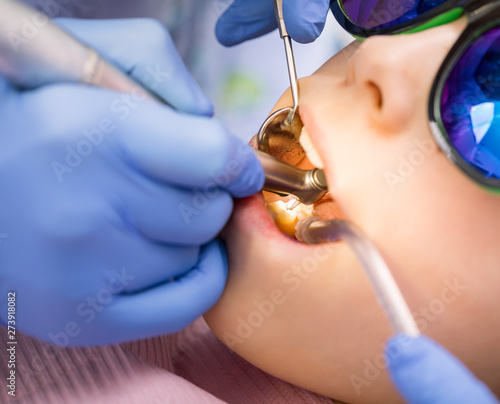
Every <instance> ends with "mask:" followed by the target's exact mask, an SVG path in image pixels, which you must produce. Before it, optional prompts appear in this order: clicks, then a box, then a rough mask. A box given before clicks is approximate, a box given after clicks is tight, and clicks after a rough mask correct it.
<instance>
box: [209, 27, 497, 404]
mask: <svg viewBox="0 0 500 404" xmlns="http://www.w3.org/2000/svg"><path fill="white" fill-rule="evenodd" d="M465 24H466V21H465V19H461V20H459V21H456V22H454V23H451V24H448V25H445V26H442V27H438V28H434V29H431V30H428V31H425V32H422V33H417V34H412V35H403V36H396V37H374V38H371V39H368V40H367V41H365V42H364V43H363V44H362V45H359V43H354V44H351V45H350V46H348V47H347V48H345V49H344V50H343V51H342V52H340V53H339V54H337V55H336V56H334V57H332V58H331V59H330V60H329V61H328V62H327V63H325V65H324V66H322V67H321V68H320V69H319V70H318V71H317V72H316V73H315V74H313V75H312V76H310V77H307V78H304V79H302V80H301V81H300V90H301V95H300V97H301V98H300V116H301V119H302V121H303V123H304V125H305V126H306V127H307V128H308V131H309V134H310V136H311V138H312V140H313V142H314V143H315V145H316V147H317V148H318V150H319V152H320V155H321V157H322V159H323V161H324V162H325V172H326V175H327V179H328V185H329V189H330V191H331V194H332V195H333V197H334V198H335V199H336V200H337V202H338V204H339V206H340V208H341V209H342V212H343V215H344V216H345V218H347V219H348V220H350V221H352V222H354V223H356V224H357V225H358V226H359V227H360V228H361V229H363V231H364V232H365V233H366V234H367V235H368V237H369V238H370V239H371V240H372V241H373V242H374V243H375V245H376V246H377V247H378V249H379V250H380V252H381V253H382V254H383V256H384V258H385V259H386V261H387V263H388V264H389V267H390V268H391V270H392V272H393V274H394V277H395V279H396V281H397V282H398V284H399V286H400V288H401V290H402V292H403V294H404V296H405V297H406V299H407V301H408V304H409V306H410V309H411V310H412V312H413V313H414V316H415V319H416V320H417V324H418V325H419V327H420V329H421V331H422V332H424V333H425V334H427V335H429V336H430V337H432V338H434V339H435V340H437V341H438V342H440V343H441V344H443V345H444V346H446V347H447V348H448V349H449V350H450V351H451V352H452V353H454V354H455V355H457V356H458V357H459V358H460V359H461V360H462V361H464V362H465V364H466V365H467V366H468V367H469V368H470V369H471V370H472V371H473V372H474V373H475V374H476V375H477V376H478V377H479V378H481V379H482V380H483V381H485V382H486V383H487V384H488V385H489V387H490V388H491V389H492V390H493V391H494V392H495V393H496V394H497V395H498V394H499V393H500V349H499V348H498V341H500V312H499V310H498V308H497V307H498V303H497V302H498V289H499V287H500V270H499V269H500V268H499V267H500V248H499V231H500V197H498V196H494V195H492V194H489V193H487V192H485V191H484V190H483V189H481V188H480V187H479V186H478V185H476V184H475V183H474V182H472V181H471V180H470V179H469V178H468V177H466V176H465V174H463V173H462V172H461V171H459V170H458V169H457V168H456V167H455V166H454V165H453V164H452V163H451V162H450V161H449V160H447V159H446V157H445V156H444V155H443V154H442V153H441V152H440V151H438V149H437V147H436V145H435V143H434V140H433V138H432V137H431V133H430V130H429V126H428V115H427V108H428V97H429V92H430V87H431V85H432V82H433V80H434V76H435V74H436V72H437V70H438V68H439V66H440V64H441V62H442V60H443V59H444V57H445V55H446V53H447V51H448V50H449V49H450V47H451V46H452V45H453V43H454V42H455V40H456V39H457V38H458V36H459V34H460V33H461V32H462V30H463V29H464V27H465ZM290 104H291V99H290V96H289V94H288V93H287V94H285V95H284V96H283V97H282V99H281V100H280V101H279V102H278V104H277V105H276V109H277V108H281V107H283V106H288V105H290ZM419 144H420V148H422V150H425V151H421V152H420V157H422V155H423V156H425V157H424V158H423V159H421V160H417V161H418V162H419V163H418V164H414V165H413V166H412V167H413V170H412V172H411V173H410V174H408V172H399V171H398V169H399V168H398V167H399V166H400V164H401V159H404V160H407V161H409V158H410V156H412V152H415V151H416V150H421V149H420V148H419V146H418V145H419ZM417 154H418V153H417ZM414 156H415V154H414ZM413 161H416V160H415V159H413ZM407 168H408V167H407ZM388 172H391V173H393V174H394V175H397V176H399V179H400V181H397V182H396V183H394V182H393V181H391V180H390V179H393V177H391V176H388V174H387V173H388ZM403 174H404V175H405V176H403ZM225 240H226V243H227V248H228V254H229V279H228V282H227V286H226V289H225V292H224V295H223V297H222V299H221V300H220V301H219V303H218V304H217V305H216V306H215V307H214V308H213V309H212V310H211V311H210V312H209V313H208V314H207V315H206V316H205V318H206V320H207V322H208V324H209V325H210V327H211V328H212V329H213V331H214V332H215V334H216V335H217V336H218V337H219V338H221V339H222V340H223V341H224V342H226V343H227V344H228V345H229V346H230V347H231V348H232V349H234V351H236V352H237V353H238V354H240V355H241V356H243V357H244V358H246V359H247V360H248V361H250V362H252V363H253V364H255V365H256V366H258V367H259V368H261V369H263V370H265V371H267V372H269V373H271V374H273V375H276V376H278V377H280V378H282V379H284V380H287V381H290V382H292V383H295V384H297V385H299V386H302V387H305V388H307V389H310V390H312V391H315V392H319V393H322V394H325V395H327V396H330V397H333V398H337V399H339V400H342V401H346V402H349V403H353V404H354V403H395V402H401V399H400V398H399V396H398V395H397V393H396V391H395V390H394V388H393V387H392V385H391V383H390V380H389V378H388V376H387V374H386V372H385V370H383V369H382V370H379V368H382V367H383V362H382V361H381V355H380V353H381V352H382V346H383V344H384V342H385V341H386V340H387V339H388V338H389V336H390V335H391V334H392V332H393V331H392V329H391V327H390V326H389V323H388V321H387V319H386V317H385V315H384V314H383V312H382V310H381V308H380V307H379V305H378V304H377V302H376V300H375V298H374V295H373V292H372V290H371V287H370V285H369V283H368V281H367V279H366V277H365V275H364V273H363V271H362V270H361V268H360V265H359V264H358V262H357V261H356V259H355V258H354V256H353V254H352V253H351V251H350V249H349V248H348V247H347V246H346V245H344V244H339V245H338V246H336V247H334V248H330V249H326V248H324V247H323V248H322V247H318V246H306V245H302V244H299V243H298V242H295V241H293V240H291V239H287V238H286V237H285V236H283V235H282V234H280V233H279V232H278V231H277V230H276V228H275V226H274V224H273V222H272V220H271V219H270V217H269V215H268V213H267V212H266V211H265V208H264V202H263V200H262V199H261V198H260V197H255V198H252V199H247V200H242V201H240V202H238V203H237V208H236V211H235V213H234V215H233V218H232V220H231V223H230V225H229V227H228V228H227V231H226V234H225ZM272 300H274V303H270V301H272ZM259 305H260V312H264V314H265V315H262V314H259V313H260V312H259V308H258V307H257V306H259ZM271 312H272V313H271ZM245 324H246V325H245Z"/></svg>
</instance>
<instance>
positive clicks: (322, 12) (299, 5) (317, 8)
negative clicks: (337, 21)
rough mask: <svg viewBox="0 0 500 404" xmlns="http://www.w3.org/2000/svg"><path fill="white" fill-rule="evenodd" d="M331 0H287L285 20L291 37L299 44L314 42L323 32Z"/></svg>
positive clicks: (284, 6)
mask: <svg viewBox="0 0 500 404" xmlns="http://www.w3.org/2000/svg"><path fill="white" fill-rule="evenodd" d="M329 7H330V1H329V0H315V1H311V0H287V1H284V2H283V18H284V19H285V25H286V29H287V31H288V33H289V34H290V37H291V38H292V39H293V40H294V41H296V42H299V43H309V42H313V41H314V40H315V39H316V38H317V37H318V36H320V35H321V33H322V32H323V28H324V27H325V22H326V16H327V14H328V10H329Z"/></svg>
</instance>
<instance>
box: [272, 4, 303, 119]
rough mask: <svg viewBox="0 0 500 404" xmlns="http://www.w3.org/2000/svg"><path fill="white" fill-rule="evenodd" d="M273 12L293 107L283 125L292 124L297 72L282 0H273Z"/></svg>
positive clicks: (297, 103) (295, 100) (295, 102)
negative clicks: (284, 55) (281, 42)
mask: <svg viewBox="0 0 500 404" xmlns="http://www.w3.org/2000/svg"><path fill="white" fill-rule="evenodd" d="M274 14H275V15H276V21H277V23H278V29H279V31H280V37H281V38H282V39H283V41H284V43H285V54H286V63H287V66H288V77H289V78H290V89H291V90H292V99H293V108H292V109H291V110H290V112H289V113H288V117H287V118H286V120H284V121H283V125H284V126H288V125H290V126H291V125H292V123H293V117H294V115H295V112H296V111H297V107H298V106H299V86H298V83H297V72H296V70H295V59H294V57H293V49H292V40H291V39H290V35H288V31H287V30H286V26H285V20H284V18H283V0H274Z"/></svg>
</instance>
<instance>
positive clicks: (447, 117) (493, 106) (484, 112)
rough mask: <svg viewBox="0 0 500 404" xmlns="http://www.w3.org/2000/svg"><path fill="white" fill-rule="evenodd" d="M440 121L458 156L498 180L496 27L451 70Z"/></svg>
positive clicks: (499, 34)
mask: <svg viewBox="0 0 500 404" xmlns="http://www.w3.org/2000/svg"><path fill="white" fill-rule="evenodd" d="M441 118H442V120H443V124H444V127H445V129H446V132H447V135H448V137H449V139H450V142H451V144H452V145H453V146H454V147H455V149H456V150H457V151H458V153H459V154H460V155H461V156H462V157H463V158H464V159H465V160H466V161H467V162H469V163H470V164H471V165H472V166H474V167H475V168H476V169H477V170H478V171H479V172H481V173H482V174H484V176H485V177H496V178H500V27H495V28H491V29H489V30H488V31H486V32H485V33H483V34H482V35H481V36H480V37H479V38H478V39H476V40H475V42H473V43H472V44H471V46H469V48H468V49H467V50H466V51H465V52H464V53H463V54H462V55H461V57H460V58H459V60H458V62H457V63H456V64H455V66H454V67H453V69H452V71H451V74H450V75H449V76H448V79H447V80H446V83H445V86H444V88H443V96H442V99H441Z"/></svg>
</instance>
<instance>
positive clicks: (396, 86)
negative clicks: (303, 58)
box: [347, 24, 458, 133]
mask: <svg viewBox="0 0 500 404" xmlns="http://www.w3.org/2000/svg"><path fill="white" fill-rule="evenodd" d="M451 25H453V24H451ZM438 30H439V31H444V32H446V33H447V34H443V32H437V31H438ZM457 37H458V32H457V29H456V28H455V27H451V26H443V27H439V28H434V29H432V30H428V31H424V32H420V33H417V34H406V35H398V36H375V37H372V38H369V39H367V40H365V41H364V42H363V43H362V44H361V45H360V46H359V48H358V50H357V51H356V52H355V53H354V55H353V57H352V58H351V60H350V62H349V66H348V73H347V81H348V83H349V84H352V85H355V86H356V88H357V90H358V91H359V100H360V102H366V103H367V107H368V108H369V111H370V112H369V119H371V120H372V121H373V122H372V123H373V124H374V125H376V127H377V128H379V130H380V131H381V132H384V133H398V132H400V131H401V130H402V129H403V128H404V127H405V126H406V125H408V124H410V123H411V121H412V120H413V119H422V114H424V117H426V114H427V110H426V107H427V100H428V96H429V93H430V89H431V86H432V83H433V79H434V77H435V75H436V73H437V71H438V69H439V66H440V64H441V62H442V60H443V58H444V57H445V55H446V54H447V51H448V50H449V49H450V47H451V46H452V45H453V43H454V42H455V41H456V39H457Z"/></svg>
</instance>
